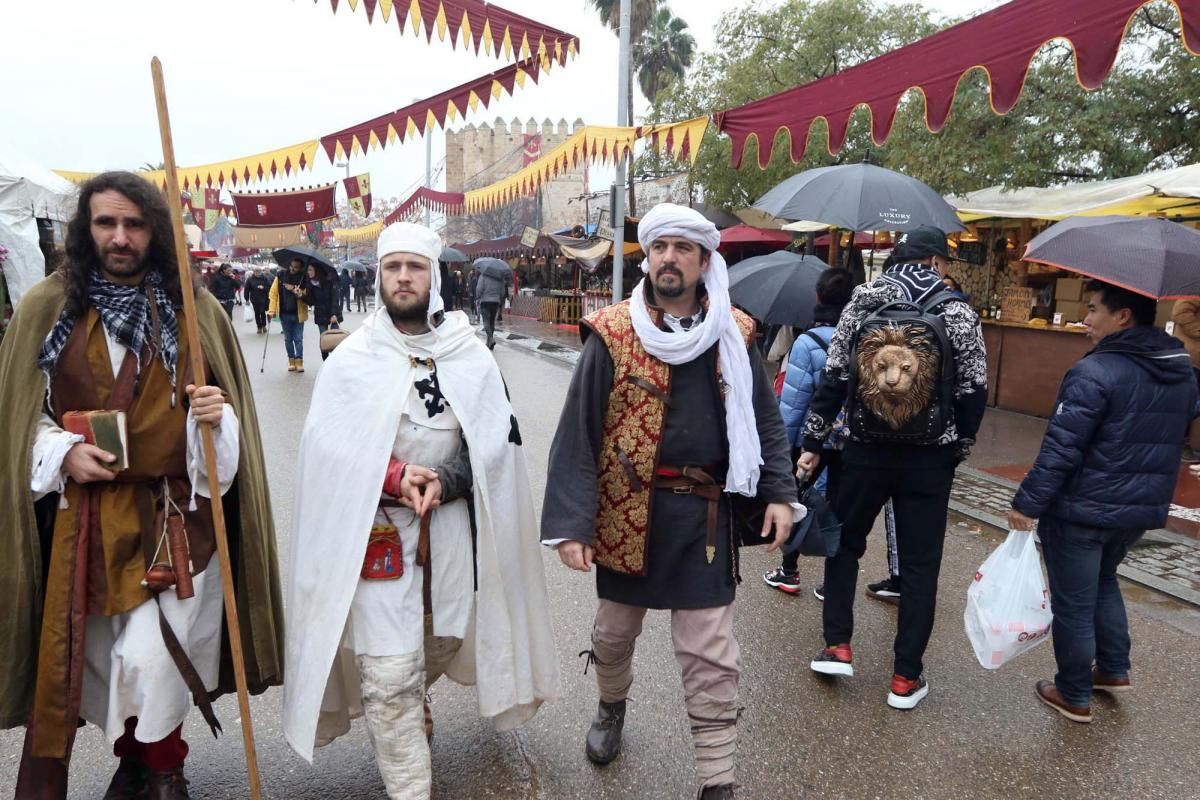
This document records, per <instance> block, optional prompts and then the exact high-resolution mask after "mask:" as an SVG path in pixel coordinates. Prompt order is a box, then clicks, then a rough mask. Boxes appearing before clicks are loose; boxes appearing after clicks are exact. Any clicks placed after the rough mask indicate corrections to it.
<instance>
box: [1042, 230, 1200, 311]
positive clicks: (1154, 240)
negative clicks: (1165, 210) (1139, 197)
mask: <svg viewBox="0 0 1200 800" xmlns="http://www.w3.org/2000/svg"><path fill="white" fill-rule="evenodd" d="M1025 260H1026V261H1036V262H1037V263H1039V264H1049V265H1050V266H1054V267H1058V268H1059V269H1065V270H1069V271H1070V272H1078V273H1080V274H1082V275H1087V276H1089V277H1091V278H1099V279H1100V280H1102V281H1105V282H1106V283H1112V284H1116V285H1117V286H1121V287H1123V288H1125V289H1128V290H1129V291H1131V292H1137V293H1138V294H1142V295H1146V296H1147V297H1153V298H1155V299H1156V300H1176V299H1179V298H1184V297H1197V296H1200V231H1197V230H1193V229H1192V228H1188V227H1185V226H1183V225H1180V224H1179V223H1178V222H1171V221H1170V220H1165V219H1160V218H1156V217H1118V216H1111V217H1068V218H1067V219H1064V220H1063V221H1062V222H1059V223H1057V224H1055V225H1051V226H1050V227H1049V228H1047V229H1046V230H1044V231H1042V232H1041V233H1040V234H1038V235H1037V236H1035V237H1034V238H1033V241H1031V242H1030V243H1029V246H1028V247H1026V248H1025Z"/></svg>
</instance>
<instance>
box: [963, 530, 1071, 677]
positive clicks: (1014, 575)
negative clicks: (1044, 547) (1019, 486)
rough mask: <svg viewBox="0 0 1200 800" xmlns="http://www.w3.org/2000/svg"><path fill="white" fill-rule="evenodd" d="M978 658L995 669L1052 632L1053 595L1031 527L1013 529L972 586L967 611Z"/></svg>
mask: <svg viewBox="0 0 1200 800" xmlns="http://www.w3.org/2000/svg"><path fill="white" fill-rule="evenodd" d="M963 619H964V621H965V622H966V625H967V638H968V639H970V640H971V646H972V647H973V648H974V649H975V657H976V658H978V659H979V663H980V664H982V665H983V666H984V667H985V668H987V669H996V668H998V667H999V666H1000V665H1002V664H1005V663H1007V662H1009V661H1011V660H1013V659H1014V658H1016V657H1017V656H1019V655H1021V653H1024V652H1025V651H1026V650H1032V649H1033V648H1034V647H1037V646H1038V645H1039V644H1041V643H1042V642H1043V641H1045V640H1046V639H1047V638H1049V636H1050V622H1051V620H1052V619H1053V615H1052V614H1051V613H1050V599H1049V593H1048V592H1047V591H1046V581H1045V579H1044V578H1042V564H1041V560H1040V559H1039V558H1038V552H1037V546H1036V545H1035V544H1034V541H1033V532H1032V531H1009V533H1008V538H1007V539H1005V540H1004V543H1003V544H1001V545H1000V546H999V547H997V548H996V549H995V550H994V551H992V554H991V555H990V556H988V557H987V560H986V561H984V562H983V565H982V566H981V567H980V568H979V570H978V571H977V572H976V573H975V580H973V581H972V582H971V588H969V589H967V610H966V612H965V613H964V614H963Z"/></svg>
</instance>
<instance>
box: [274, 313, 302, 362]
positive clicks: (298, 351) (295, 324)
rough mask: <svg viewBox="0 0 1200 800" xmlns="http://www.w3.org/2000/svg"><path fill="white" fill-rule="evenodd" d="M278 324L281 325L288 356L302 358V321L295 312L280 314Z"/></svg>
mask: <svg viewBox="0 0 1200 800" xmlns="http://www.w3.org/2000/svg"><path fill="white" fill-rule="evenodd" d="M279 324H280V325H282V326H283V343H284V345H285V346H286V347H287V354H288V358H304V323H303V322H301V321H300V318H299V317H298V316H296V315H295V314H280V315H279Z"/></svg>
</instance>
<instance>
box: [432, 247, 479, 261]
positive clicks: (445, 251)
mask: <svg viewBox="0 0 1200 800" xmlns="http://www.w3.org/2000/svg"><path fill="white" fill-rule="evenodd" d="M470 260H471V259H470V258H468V257H467V254H466V253H464V252H463V251H462V250H455V249H454V248H453V247H443V248H442V254H441V255H440V256H438V261H445V262H446V263H447V264H462V263H464V262H467V261H470Z"/></svg>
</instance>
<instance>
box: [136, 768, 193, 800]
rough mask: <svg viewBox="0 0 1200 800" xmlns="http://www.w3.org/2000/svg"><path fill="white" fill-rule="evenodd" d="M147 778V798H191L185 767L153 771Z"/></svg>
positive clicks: (153, 799) (155, 799) (157, 799)
mask: <svg viewBox="0 0 1200 800" xmlns="http://www.w3.org/2000/svg"><path fill="white" fill-rule="evenodd" d="M149 776H150V777H149V778H148V779H147V780H146V795H145V796H146V800H191V795H189V794H188V790H187V785H188V782H187V778H185V777H183V767H176V768H175V769H172V770H168V771H166V772H151V773H149Z"/></svg>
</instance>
